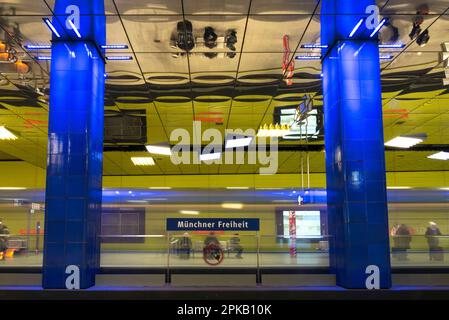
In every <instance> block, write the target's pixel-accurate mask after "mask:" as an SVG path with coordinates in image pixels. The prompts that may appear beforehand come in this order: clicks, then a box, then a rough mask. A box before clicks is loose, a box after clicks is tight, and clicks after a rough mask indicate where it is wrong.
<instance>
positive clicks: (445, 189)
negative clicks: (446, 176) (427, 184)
mask: <svg viewBox="0 0 449 320" xmlns="http://www.w3.org/2000/svg"><path fill="white" fill-rule="evenodd" d="M440 190H444V191H449V188H447V187H445V188H440Z"/></svg>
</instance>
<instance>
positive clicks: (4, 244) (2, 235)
mask: <svg viewBox="0 0 449 320" xmlns="http://www.w3.org/2000/svg"><path fill="white" fill-rule="evenodd" d="M8 235H9V229H8V227H7V226H6V225H5V224H3V220H2V219H0V260H3V259H4V257H5V253H6V250H7V249H8Z"/></svg>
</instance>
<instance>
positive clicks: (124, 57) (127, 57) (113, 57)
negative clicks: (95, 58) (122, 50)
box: [106, 56, 133, 61]
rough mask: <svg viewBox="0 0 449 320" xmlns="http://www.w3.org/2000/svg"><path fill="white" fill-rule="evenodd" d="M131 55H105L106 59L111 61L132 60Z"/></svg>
mask: <svg viewBox="0 0 449 320" xmlns="http://www.w3.org/2000/svg"><path fill="white" fill-rule="evenodd" d="M132 59H133V57H131V56H107V57H106V60H111V61H129V60H132Z"/></svg>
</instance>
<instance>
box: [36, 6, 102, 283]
mask: <svg viewBox="0 0 449 320" xmlns="http://www.w3.org/2000/svg"><path fill="white" fill-rule="evenodd" d="M55 14H56V16H55V17H53V19H52V23H53V25H54V27H55V29H56V32H57V33H58V34H59V35H60V37H58V36H57V35H56V34H54V35H53V44H52V63H51V74H50V81H51V82H50V86H51V87H50V90H51V94H50V114H49V128H48V164H47V182H46V183H47V186H46V216H45V245H44V265H43V287H44V288H47V289H66V288H70V289H73V288H75V289H77V288H78V287H79V288H81V289H83V288H88V287H91V286H93V285H94V284H95V274H96V272H97V270H98V268H99V262H100V242H99V237H98V235H99V234H100V217H101V194H102V162H103V160H102V159H103V151H102V150H103V117H104V78H105V77H104V73H105V63H104V60H103V57H102V53H101V49H100V46H101V45H103V44H104V43H105V37H106V23H105V16H104V3H103V0H99V1H91V0H57V1H56V4H55ZM68 20H71V21H72V23H73V25H74V26H75V28H72V26H71V24H70V23H69V22H68ZM76 31H78V33H79V36H81V37H79V36H78V35H77V34H76ZM78 271H79V273H78ZM78 274H79V278H78V277H77V275H78ZM77 278H78V279H79V281H77ZM78 284H79V285H78Z"/></svg>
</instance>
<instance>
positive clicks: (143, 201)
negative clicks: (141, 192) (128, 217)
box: [126, 200, 148, 203]
mask: <svg viewBox="0 0 449 320" xmlns="http://www.w3.org/2000/svg"><path fill="white" fill-rule="evenodd" d="M126 202H129V203H148V201H145V200H126Z"/></svg>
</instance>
